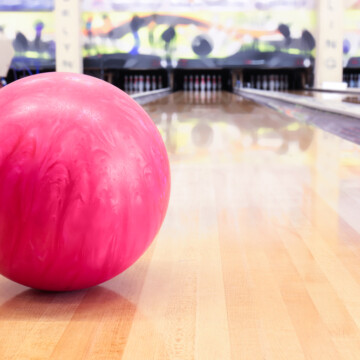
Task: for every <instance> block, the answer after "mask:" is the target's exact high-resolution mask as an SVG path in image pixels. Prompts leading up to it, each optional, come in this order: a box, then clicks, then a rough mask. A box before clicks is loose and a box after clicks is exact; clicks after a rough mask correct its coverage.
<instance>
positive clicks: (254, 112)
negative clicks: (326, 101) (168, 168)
mask: <svg viewBox="0 0 360 360" xmlns="http://www.w3.org/2000/svg"><path fill="white" fill-rule="evenodd" d="M144 108H145V110H146V111H148V112H149V113H150V115H151V117H152V119H153V120H154V122H155V123H156V125H157V126H158V129H159V130H160V133H161V134H162V136H163V138H164V141H165V143H166V146H167V149H168V152H169V154H170V156H171V157H173V159H172V160H173V161H176V160H178V161H179V160H184V158H188V160H190V161H198V160H199V158H201V159H202V160H210V159H211V156H210V155H211V154H214V153H216V154H217V155H218V156H219V155H222V157H223V160H224V159H226V158H228V160H231V159H232V158H233V156H234V155H235V156H237V157H238V156H239V155H241V154H242V153H243V152H244V151H245V150H246V151H247V152H248V151H255V152H261V151H265V152H266V151H273V152H275V153H277V154H287V153H291V154H295V153H298V154H302V153H303V152H304V151H305V150H306V149H307V148H308V147H309V146H310V144H311V141H312V137H313V131H314V130H313V129H312V128H311V127H309V126H306V125H304V124H300V123H298V122H296V121H292V120H290V119H289V118H288V117H286V116H284V115H282V114H280V113H277V112H275V111H271V110H269V109H266V108H264V107H262V106H259V105H257V104H256V103H254V102H252V101H249V100H246V99H243V98H241V97H238V96H234V95H232V94H230V93H226V92H223V93H221V92H203V93H202V92H178V93H175V94H173V95H171V96H168V97H165V98H162V99H159V100H158V101H155V102H153V103H150V104H147V105H145V106H144ZM229 150H236V153H234V151H230V152H229Z"/></svg>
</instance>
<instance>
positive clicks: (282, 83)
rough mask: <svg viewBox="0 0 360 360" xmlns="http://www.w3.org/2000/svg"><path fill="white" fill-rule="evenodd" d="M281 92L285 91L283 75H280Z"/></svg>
mask: <svg viewBox="0 0 360 360" xmlns="http://www.w3.org/2000/svg"><path fill="white" fill-rule="evenodd" d="M279 90H280V91H283V90H284V79H283V75H282V74H280V79H279Z"/></svg>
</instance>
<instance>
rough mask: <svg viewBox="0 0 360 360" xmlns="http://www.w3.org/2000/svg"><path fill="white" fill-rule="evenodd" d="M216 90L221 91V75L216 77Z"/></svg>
mask: <svg viewBox="0 0 360 360" xmlns="http://www.w3.org/2000/svg"><path fill="white" fill-rule="evenodd" d="M218 89H219V91H221V90H222V79H221V75H218Z"/></svg>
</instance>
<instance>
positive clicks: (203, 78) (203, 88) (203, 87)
mask: <svg viewBox="0 0 360 360" xmlns="http://www.w3.org/2000/svg"><path fill="white" fill-rule="evenodd" d="M205 88H206V84H205V75H201V82H200V89H201V91H205Z"/></svg>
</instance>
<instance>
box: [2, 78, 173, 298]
mask: <svg viewBox="0 0 360 360" xmlns="http://www.w3.org/2000/svg"><path fill="white" fill-rule="evenodd" d="M0 113H1V117H0V273H1V274H2V275H4V276H6V277H7V278H9V279H11V280H13V281H16V282H18V283H20V284H23V285H26V286H30V287H33V288H36V289H42V290H51V291H64V290H75V289H82V288H87V287H90V286H93V285H97V284H99V283H102V282H104V281H106V280H108V279H111V278H112V277H114V276H116V275H118V274H119V273H121V272H122V271H124V270H125V269H127V268H128V267H129V266H130V265H131V264H133V263H134V262H135V261H136V260H137V259H138V258H139V257H140V256H141V255H142V254H143V252H144V251H145V250H146V249H147V247H148V246H149V245H150V243H151V242H152V240H153V239H154V237H155V235H156V234H157V232H158V231H159V228H160V226H161V224H162V222H163V220H164V217H165V213H166V210H167V206H168V202H169V195H170V170H169V161H168V157H167V153H166V149H165V146H164V143H163V141H162V139H161V136H160V134H159V132H158V130H157V129H156V127H155V125H154V124H153V122H152V120H151V119H150V117H149V116H148V115H147V114H146V113H145V111H144V110H143V109H142V108H141V107H140V106H139V105H138V104H137V103H136V102H135V101H133V100H132V99H131V98H130V97H129V96H128V95H126V94H125V93H124V92H122V91H121V90H119V89H117V88H116V87H115V86H112V85H110V84H108V83H106V82H105V81H102V80H98V79H96V78H93V77H90V76H86V75H77V74H70V73H47V74H41V75H34V76H30V77H27V78H24V79H21V80H18V81H16V82H14V83H12V84H10V85H8V86H6V87H5V88H4V89H2V90H1V91H0Z"/></svg>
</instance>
